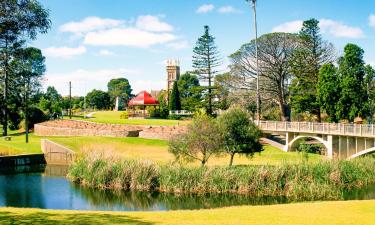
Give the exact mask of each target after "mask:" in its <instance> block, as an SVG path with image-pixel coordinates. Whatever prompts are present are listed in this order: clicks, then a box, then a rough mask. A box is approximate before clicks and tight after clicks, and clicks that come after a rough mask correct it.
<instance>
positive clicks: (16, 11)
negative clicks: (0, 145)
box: [0, 0, 51, 136]
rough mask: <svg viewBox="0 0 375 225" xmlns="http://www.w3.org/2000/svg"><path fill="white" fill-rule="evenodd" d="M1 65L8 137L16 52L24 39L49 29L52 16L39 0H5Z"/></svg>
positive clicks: (0, 25) (0, 36)
mask: <svg viewBox="0 0 375 225" xmlns="http://www.w3.org/2000/svg"><path fill="white" fill-rule="evenodd" d="M0 12H1V13H0V31H1V32H0V56H1V57H0V64H1V69H2V73H1V76H2V80H3V82H4V85H3V92H4V95H3V97H4V98H3V110H2V113H3V135H4V136H6V135H7V126H8V118H7V116H8V93H9V91H11V90H9V86H8V85H9V84H8V82H9V74H10V68H9V65H10V63H11V61H12V60H13V56H14V52H15V49H17V48H18V47H19V46H20V45H22V44H23V43H24V40H25V39H28V38H30V39H32V40H34V39H35V38H36V36H37V34H38V33H46V32H47V30H48V29H49V28H50V24H51V22H50V20H49V18H48V17H49V13H48V11H47V10H46V9H44V8H43V7H42V5H41V4H40V3H39V2H38V1H36V0H3V1H1V3H0Z"/></svg>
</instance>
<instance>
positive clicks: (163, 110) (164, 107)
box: [158, 91, 169, 119]
mask: <svg viewBox="0 0 375 225" xmlns="http://www.w3.org/2000/svg"><path fill="white" fill-rule="evenodd" d="M166 99H167V92H166V91H163V92H161V93H160V94H159V96H158V101H159V117H160V118H161V119H167V118H168V115H169V107H168V104H167V102H166Z"/></svg>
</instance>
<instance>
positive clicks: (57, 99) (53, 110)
mask: <svg viewBox="0 0 375 225" xmlns="http://www.w3.org/2000/svg"><path fill="white" fill-rule="evenodd" d="M39 108H40V109H41V110H43V112H44V113H45V114H47V116H48V117H50V118H51V117H56V116H57V115H61V114H62V108H63V98H62V96H61V95H60V94H59V93H58V92H57V90H56V89H55V87H53V86H49V87H47V90H46V93H44V94H43V96H42V97H41V99H40V101H39ZM67 108H69V107H67ZM67 108H65V109H67Z"/></svg>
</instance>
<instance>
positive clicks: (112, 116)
mask: <svg viewBox="0 0 375 225" xmlns="http://www.w3.org/2000/svg"><path fill="white" fill-rule="evenodd" d="M121 113H123V112H121V111H98V112H95V113H94V114H93V118H86V119H85V118H83V117H73V119H78V120H86V121H92V122H97V123H109V124H130V125H154V126H174V125H181V124H182V125H183V124H187V123H188V122H187V121H182V120H165V119H120V115H121ZM64 118H69V117H64Z"/></svg>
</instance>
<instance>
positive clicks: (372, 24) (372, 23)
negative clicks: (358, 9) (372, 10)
mask: <svg viewBox="0 0 375 225" xmlns="http://www.w3.org/2000/svg"><path fill="white" fill-rule="evenodd" d="M368 21H369V25H370V27H375V15H374V14H371V15H370V16H369V17H368Z"/></svg>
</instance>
